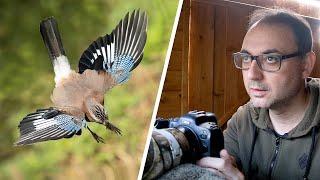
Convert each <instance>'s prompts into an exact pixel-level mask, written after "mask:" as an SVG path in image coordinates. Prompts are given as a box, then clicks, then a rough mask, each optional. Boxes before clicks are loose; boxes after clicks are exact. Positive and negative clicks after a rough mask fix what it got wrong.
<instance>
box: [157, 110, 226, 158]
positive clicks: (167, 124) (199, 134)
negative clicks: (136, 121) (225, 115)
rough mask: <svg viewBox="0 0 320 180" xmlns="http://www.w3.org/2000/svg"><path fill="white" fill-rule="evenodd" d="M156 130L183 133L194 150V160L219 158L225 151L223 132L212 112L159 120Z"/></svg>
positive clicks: (192, 112)
mask: <svg viewBox="0 0 320 180" xmlns="http://www.w3.org/2000/svg"><path fill="white" fill-rule="evenodd" d="M155 128H156V129H164V128H175V129H178V130H179V131H181V132H183V133H184V134H185V136H186V137H187V139H188V142H189V144H190V146H191V147H192V148H194V149H193V150H194V151H192V152H193V153H191V154H190V156H191V157H190V158H191V159H192V160H197V159H200V158H202V157H207V156H211V157H219V152H220V150H221V149H223V144H224V142H223V135H222V132H221V130H220V128H219V127H218V122H217V118H216V116H215V115H214V114H213V113H210V112H205V111H197V110H194V111H190V112H189V113H187V114H185V115H183V116H181V117H179V118H172V119H162V118H159V119H157V120H156V122H155ZM211 137H213V138H211Z"/></svg>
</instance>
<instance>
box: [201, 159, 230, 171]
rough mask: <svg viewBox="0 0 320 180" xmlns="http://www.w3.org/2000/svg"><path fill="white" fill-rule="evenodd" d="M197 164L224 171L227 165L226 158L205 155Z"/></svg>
mask: <svg viewBox="0 0 320 180" xmlns="http://www.w3.org/2000/svg"><path fill="white" fill-rule="evenodd" d="M197 165H199V166H201V167H206V168H213V169H219V170H220V171H222V169H223V168H224V166H225V160H224V159H221V158H214V157H204V158H202V159H200V160H199V161H197Z"/></svg>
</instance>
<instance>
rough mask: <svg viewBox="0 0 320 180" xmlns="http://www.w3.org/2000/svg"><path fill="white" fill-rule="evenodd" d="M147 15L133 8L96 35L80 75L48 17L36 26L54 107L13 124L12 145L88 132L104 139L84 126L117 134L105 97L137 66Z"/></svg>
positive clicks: (143, 44) (100, 139) (118, 131)
mask: <svg viewBox="0 0 320 180" xmlns="http://www.w3.org/2000/svg"><path fill="white" fill-rule="evenodd" d="M147 21H148V20H147V15H146V13H145V12H140V11H139V10H135V11H133V12H132V13H130V14H129V13H127V14H126V16H125V17H124V18H123V19H122V20H121V21H120V22H119V24H118V25H117V26H116V28H115V29H113V31H112V32H111V33H110V34H106V35H105V36H103V37H99V38H98V39H97V40H96V41H94V42H93V43H92V44H91V45H90V46H89V47H88V48H87V49H86V50H85V51H84V52H83V54H82V55H81V57H80V60H79V71H78V72H75V71H73V70H72V69H71V68H70V64H69V62H68V58H67V57H66V53H65V51H64V48H63V46H62V41H61V37H60V34H59V30H58V25H57V22H56V21H55V19H54V18H52V17H51V18H48V19H45V20H43V21H42V22H41V23H40V32H41V35H42V38H43V41H44V43H45V45H46V47H47V49H48V51H49V57H50V59H51V60H52V64H53V68H54V72H55V78H54V80H55V88H54V90H53V93H52V95H51V100H52V102H53V104H54V106H53V107H50V108H47V109H38V110H36V112H34V113H31V114H28V115H27V116H26V117H24V118H23V120H22V121H21V122H20V124H19V125H18V128H19V130H20V139H19V140H18V141H17V142H16V143H15V145H28V144H33V143H37V142H42V141H48V140H56V139H61V138H70V137H72V136H74V135H81V132H82V129H84V128H87V129H88V130H89V132H90V133H91V134H92V136H93V137H94V139H95V140H96V141H97V142H98V143H99V142H104V141H103V139H102V138H101V137H100V136H98V135H97V134H96V133H94V132H92V130H91V129H90V128H89V126H88V122H96V123H99V124H103V125H104V126H105V127H106V129H109V130H111V131H113V132H115V133H117V134H119V135H121V131H120V129H119V128H117V127H116V126H114V125H113V124H111V122H110V121H109V119H108V112H107V111H106V110H105V109H104V94H105V93H106V92H107V91H108V90H110V89H111V88H112V87H113V86H115V85H117V84H121V83H124V82H126V81H127V80H128V79H129V77H130V73H131V71H132V70H133V69H135V68H136V67H137V66H138V64H139V63H140V62H141V60H142V57H143V49H144V46H145V43H146V39H147V33H146V31H147Z"/></svg>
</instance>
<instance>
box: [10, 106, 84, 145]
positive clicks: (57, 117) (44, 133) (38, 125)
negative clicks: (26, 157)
mask: <svg viewBox="0 0 320 180" xmlns="http://www.w3.org/2000/svg"><path fill="white" fill-rule="evenodd" d="M84 126H86V122H85V119H83V120H79V119H78V118H76V117H74V116H70V115H67V114H64V113H63V112H61V111H59V110H57V109H55V108H48V109H38V110H37V111H36V112H34V113H31V114H28V115H27V116H26V117H25V118H23V120H22V121H21V122H20V124H19V126H18V127H19V129H20V139H19V140H18V141H17V142H16V143H15V145H28V144H33V143H36V142H42V141H48V140H56V139H61V138H70V137H72V136H73V135H74V134H77V135H80V134H81V128H82V127H84Z"/></svg>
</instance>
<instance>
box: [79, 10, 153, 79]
mask: <svg viewBox="0 0 320 180" xmlns="http://www.w3.org/2000/svg"><path fill="white" fill-rule="evenodd" d="M147 23H148V20H147V15H146V13H145V12H140V11H139V10H137V11H136V10H135V11H133V12H132V13H131V14H129V13H127V15H126V16H125V17H124V19H122V20H121V21H120V23H119V24H118V25H117V27H116V28H115V29H114V30H113V31H112V33H111V34H107V35H105V36H104V37H99V38H98V39H97V40H96V41H94V42H93V43H92V44H91V45H90V46H89V47H88V49H86V50H85V51H84V53H83V54H82V56H81V58H80V61H79V73H83V72H84V71H85V70H86V69H92V70H97V71H99V70H104V71H106V72H108V73H110V74H111V75H112V77H113V79H114V80H115V81H116V82H117V83H123V82H125V81H126V80H128V78H129V76H130V72H131V71H132V70H133V69H135V68H136V67H137V66H138V65H139V63H140V62H141V60H142V57H143V49H144V46H145V43H146V39H147V32H146V31H147Z"/></svg>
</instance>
